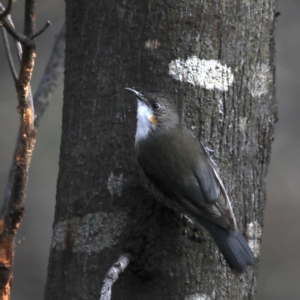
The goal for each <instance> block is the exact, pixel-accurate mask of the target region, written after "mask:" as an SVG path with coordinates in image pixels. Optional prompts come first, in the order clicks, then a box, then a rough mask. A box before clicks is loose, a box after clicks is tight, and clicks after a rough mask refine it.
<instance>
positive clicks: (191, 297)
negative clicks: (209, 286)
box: [185, 294, 211, 300]
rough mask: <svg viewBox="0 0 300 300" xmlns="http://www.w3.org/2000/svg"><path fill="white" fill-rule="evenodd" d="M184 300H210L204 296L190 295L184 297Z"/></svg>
mask: <svg viewBox="0 0 300 300" xmlns="http://www.w3.org/2000/svg"><path fill="white" fill-rule="evenodd" d="M185 300H211V298H210V297H209V296H207V295H206V294H192V295H189V296H187V297H185Z"/></svg>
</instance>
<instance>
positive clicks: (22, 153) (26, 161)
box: [0, 0, 36, 299]
mask: <svg viewBox="0 0 300 300" xmlns="http://www.w3.org/2000/svg"><path fill="white" fill-rule="evenodd" d="M24 19H25V26H24V28H25V30H24V32H25V35H27V36H33V34H34V32H35V1H34V0H26V1H25V18H24ZM6 23H7V22H6ZM3 24H4V22H3ZM10 27H12V26H10ZM35 57H36V52H35V43H34V40H33V43H32V44H31V45H30V46H26V45H24V48H23V56H22V62H21V67H20V74H19V77H18V81H17V83H16V90H17V94H18V102H19V105H18V110H19V112H20V114H21V122H20V135H19V143H18V146H17V150H16V156H15V169H14V174H13V184H12V189H11V193H10V197H9V201H8V203H7V209H6V211H5V214H4V217H3V219H1V220H0V225H1V226H0V229H1V230H0V249H1V251H0V266H1V268H0V298H1V299H10V291H11V284H12V266H13V260H14V245H15V243H14V239H15V235H16V233H17V230H18V228H19V226H20V223H21V220H22V217H23V215H24V206H25V198H26V191H27V184H28V171H29V165H30V162H31V157H32V152H33V148H34V145H35V134H36V132H35V128H34V108H33V100H32V97H30V80H31V76H32V71H33V66H34V60H35Z"/></svg>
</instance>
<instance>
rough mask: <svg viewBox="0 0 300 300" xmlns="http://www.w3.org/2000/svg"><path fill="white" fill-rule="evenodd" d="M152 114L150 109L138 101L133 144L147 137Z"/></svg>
mask: <svg viewBox="0 0 300 300" xmlns="http://www.w3.org/2000/svg"><path fill="white" fill-rule="evenodd" d="M152 114H153V112H152V111H151V109H150V108H149V107H148V106H147V105H146V104H145V103H144V102H142V101H139V100H138V108H137V127H136V134H135V143H138V142H139V141H140V140H142V139H144V138H146V137H147V135H148V133H149V131H150V129H151V126H152V123H151V122H150V118H151V116H152Z"/></svg>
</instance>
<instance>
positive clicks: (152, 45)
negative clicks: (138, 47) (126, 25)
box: [145, 40, 160, 50]
mask: <svg viewBox="0 0 300 300" xmlns="http://www.w3.org/2000/svg"><path fill="white" fill-rule="evenodd" d="M159 46H160V42H159V40H147V41H146V42H145V48H146V49H151V50H154V49H157V48H158V47H159Z"/></svg>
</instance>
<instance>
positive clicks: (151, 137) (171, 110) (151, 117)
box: [125, 87, 255, 275]
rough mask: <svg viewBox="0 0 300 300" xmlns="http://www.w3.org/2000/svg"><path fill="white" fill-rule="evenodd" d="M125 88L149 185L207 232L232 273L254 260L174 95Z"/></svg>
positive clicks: (138, 154)
mask: <svg viewBox="0 0 300 300" xmlns="http://www.w3.org/2000/svg"><path fill="white" fill-rule="evenodd" d="M125 90H127V91H129V92H132V93H134V94H135V96H136V99H137V128H136V134H135V152H136V157H137V161H138V163H139V166H140V168H141V170H142V173H143V175H144V177H145V178H146V182H147V187H148V188H149V189H150V190H151V191H152V192H153V193H154V195H155V196H156V197H157V198H158V199H159V200H161V202H163V204H165V205H166V206H168V207H169V208H172V209H173V210H175V211H177V213H180V214H184V215H186V216H187V217H188V218H190V219H191V220H192V221H193V222H194V223H195V224H196V226H198V227H201V228H204V229H205V230H206V231H208V232H209V233H210V235H211V236H212V238H213V240H214V242H215V243H216V245H217V246H218V248H219V250H220V251H221V253H222V254H223V256H224V258H225V260H226V261H227V263H228V265H229V267H230V268H231V270H232V271H233V273H234V274H236V275H239V274H241V273H243V272H244V271H245V270H246V268H247V266H251V265H254V264H255V256H254V254H253V252H252V250H251V248H250V247H249V245H248V243H247V241H246V240H245V238H244V236H243V234H242V233H241V231H239V229H238V227H237V223H236V219H235V217H234V214H233V210H232V206H231V203H230V200H229V197H228V195H227V192H226V190H225V188H224V184H223V182H222V180H221V178H220V176H219V174H218V171H217V169H216V166H215V164H214V162H213V161H212V159H211V158H210V157H209V154H208V153H207V152H208V151H207V150H206V149H205V148H204V147H203V146H202V144H201V143H200V142H199V141H198V139H197V138H196V137H195V136H194V135H193V134H192V132H191V131H190V130H189V129H187V127H186V126H185V125H184V124H182V122H181V120H180V117H179V113H178V109H177V106H176V104H175V103H174V101H172V99H171V98H170V97H169V96H168V95H166V94H164V93H159V92H154V93H145V94H142V93H140V92H138V91H136V90H134V89H132V88H128V87H126V88H125Z"/></svg>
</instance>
